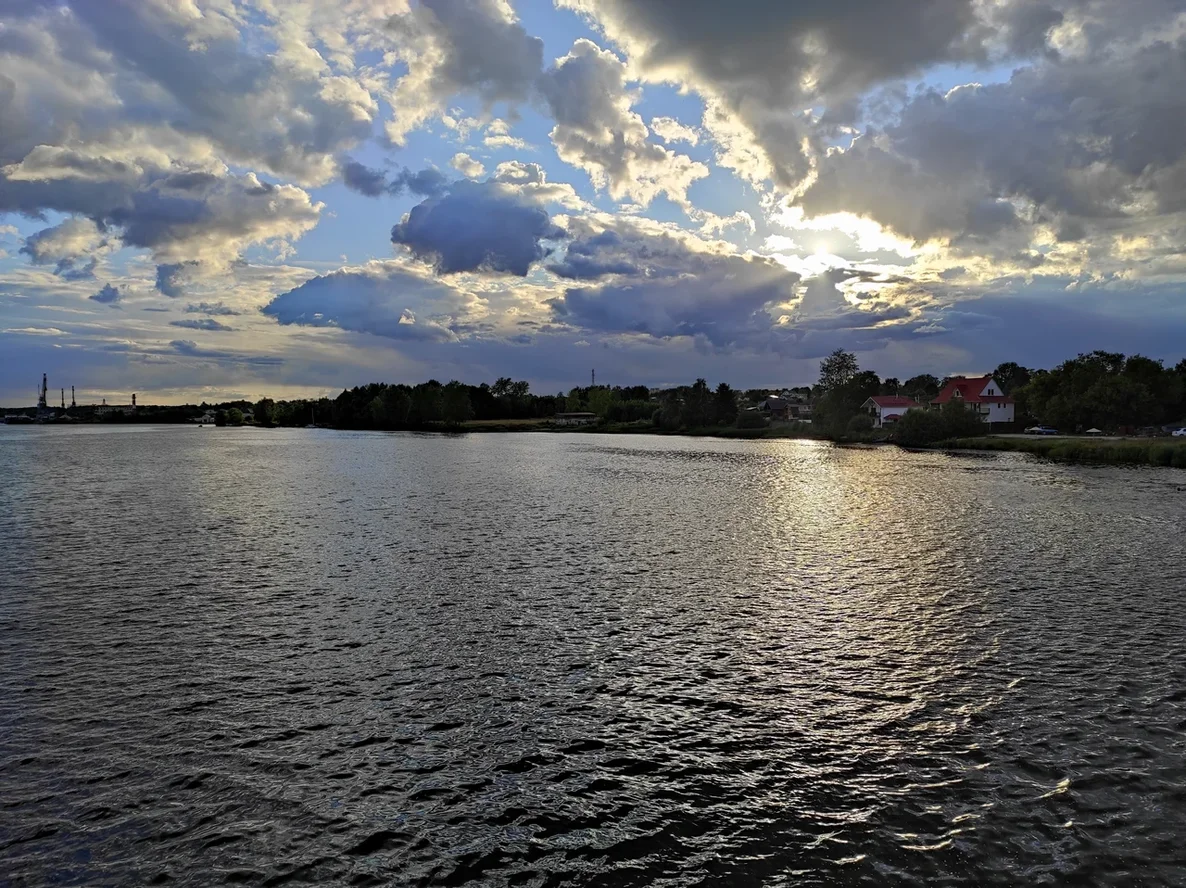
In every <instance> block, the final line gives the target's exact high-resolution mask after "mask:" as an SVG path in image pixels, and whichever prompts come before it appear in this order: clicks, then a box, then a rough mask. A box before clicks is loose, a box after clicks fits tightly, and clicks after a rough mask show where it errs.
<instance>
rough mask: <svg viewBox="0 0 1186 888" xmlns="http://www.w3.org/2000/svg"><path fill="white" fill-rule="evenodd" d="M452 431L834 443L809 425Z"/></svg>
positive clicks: (516, 425)
mask: <svg viewBox="0 0 1186 888" xmlns="http://www.w3.org/2000/svg"><path fill="white" fill-rule="evenodd" d="M453 431H461V432H564V433H577V434H589V433H592V434H601V435H606V434H608V435H668V436H676V437H693V438H726V439H734V440H743V441H757V440H787V439H808V440H820V441H824V440H827V441H831V440H836V439H833V438H830V437H828V436H827V435H824V434H822V433H820V432H816V431H813V430H811V427H810V426H800V425H795V424H784V425H773V426H765V427H762V428H756V429H739V428H736V427H734V426H702V427H698V428H688V429H662V428H659V427H657V426H655V425H654V424H653V423H651V422H647V421H641V422H603V423H595V424H593V425H585V426H561V425H556V424H555V423H554V422H552V421H551V420H547V419H491V420H470V421H469V422H465V423H462V424H461V425H460V426H459V427H457V428H455V429H453ZM879 440H881V439H880V437H878V436H876V435H874V434H872V433H870V434H864V435H853V436H850V437H846V438H844V439H843V440H839V441H837V443H854V442H855V443H875V442H877V441H879Z"/></svg>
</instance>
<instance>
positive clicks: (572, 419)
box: [552, 413, 597, 426]
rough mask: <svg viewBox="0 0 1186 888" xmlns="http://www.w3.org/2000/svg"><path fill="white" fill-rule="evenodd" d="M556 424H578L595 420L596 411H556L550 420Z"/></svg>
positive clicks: (589, 423) (586, 423)
mask: <svg viewBox="0 0 1186 888" xmlns="http://www.w3.org/2000/svg"><path fill="white" fill-rule="evenodd" d="M552 421H553V422H554V423H556V425H562V426H579V425H592V424H593V423H595V422H597V414H596V413H557V414H556V416H555V417H554V418H553V420H552Z"/></svg>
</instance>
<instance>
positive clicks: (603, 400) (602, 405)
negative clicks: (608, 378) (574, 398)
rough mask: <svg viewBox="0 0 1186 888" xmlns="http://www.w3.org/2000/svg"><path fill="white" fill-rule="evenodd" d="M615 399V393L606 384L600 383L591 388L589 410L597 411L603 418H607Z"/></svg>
mask: <svg viewBox="0 0 1186 888" xmlns="http://www.w3.org/2000/svg"><path fill="white" fill-rule="evenodd" d="M613 401H614V393H613V392H612V391H610V390H609V389H608V388H606V387H605V386H603V385H599V386H597V387H596V388H590V389H589V412H590V413H596V414H597V416H598V417H600V418H601V419H605V417H606V415H607V414H608V413H609V408H610V405H611V404H613Z"/></svg>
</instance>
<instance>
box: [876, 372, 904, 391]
mask: <svg viewBox="0 0 1186 888" xmlns="http://www.w3.org/2000/svg"><path fill="white" fill-rule="evenodd" d="M901 388H902V383H901V382H899V381H898V377H896V376H890V377H889V378H887V379H883V380H882V381H881V394H883V395H896V394H898V391H899V390H900V389H901Z"/></svg>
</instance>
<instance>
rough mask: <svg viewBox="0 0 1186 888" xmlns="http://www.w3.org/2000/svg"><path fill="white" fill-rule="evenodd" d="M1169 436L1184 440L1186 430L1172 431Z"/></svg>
mask: <svg viewBox="0 0 1186 888" xmlns="http://www.w3.org/2000/svg"><path fill="white" fill-rule="evenodd" d="M1170 434H1171V435H1173V436H1174V437H1175V438H1186V429H1174V430H1173V431H1172V432H1170Z"/></svg>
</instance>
